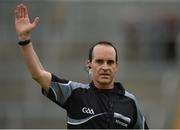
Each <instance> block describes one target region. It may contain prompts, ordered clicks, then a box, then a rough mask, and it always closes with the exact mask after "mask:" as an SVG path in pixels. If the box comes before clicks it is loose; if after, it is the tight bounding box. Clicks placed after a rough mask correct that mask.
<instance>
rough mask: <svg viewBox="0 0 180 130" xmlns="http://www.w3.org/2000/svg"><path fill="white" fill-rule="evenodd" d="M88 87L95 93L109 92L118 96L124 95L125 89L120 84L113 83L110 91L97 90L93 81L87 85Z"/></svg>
mask: <svg viewBox="0 0 180 130" xmlns="http://www.w3.org/2000/svg"><path fill="white" fill-rule="evenodd" d="M89 86H90V88H91V89H93V90H94V91H96V92H110V93H116V94H120V95H124V94H125V89H124V87H123V86H122V85H121V83H120V82H114V87H113V88H112V89H99V88H97V87H96V86H95V84H94V83H93V81H92V82H91V83H90V84H89Z"/></svg>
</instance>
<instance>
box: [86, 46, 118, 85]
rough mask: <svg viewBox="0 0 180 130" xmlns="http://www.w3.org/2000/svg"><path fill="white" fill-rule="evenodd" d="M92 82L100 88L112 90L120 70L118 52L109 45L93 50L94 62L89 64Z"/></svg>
mask: <svg viewBox="0 0 180 130" xmlns="http://www.w3.org/2000/svg"><path fill="white" fill-rule="evenodd" d="M89 65H90V67H91V71H92V80H93V82H94V84H95V85H96V87H98V88H104V89H108V88H112V87H113V82H114V78H115V74H116V72H117V70H118V64H117V63H116V52H115V50H114V48H113V47H111V46H108V45H97V46H95V47H94V49H93V53H92V62H91V63H90V64H89Z"/></svg>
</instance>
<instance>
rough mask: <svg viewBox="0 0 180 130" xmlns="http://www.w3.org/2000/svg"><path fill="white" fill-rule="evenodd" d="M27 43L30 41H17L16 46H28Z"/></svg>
mask: <svg viewBox="0 0 180 130" xmlns="http://www.w3.org/2000/svg"><path fill="white" fill-rule="evenodd" d="M29 43H31V39H28V40H23V41H19V42H18V44H19V45H20V46H26V45H28V44H29Z"/></svg>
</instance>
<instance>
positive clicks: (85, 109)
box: [82, 107, 94, 115]
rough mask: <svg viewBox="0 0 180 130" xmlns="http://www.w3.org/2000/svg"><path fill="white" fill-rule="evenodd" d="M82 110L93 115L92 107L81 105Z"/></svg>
mask: <svg viewBox="0 0 180 130" xmlns="http://www.w3.org/2000/svg"><path fill="white" fill-rule="evenodd" d="M82 112H83V113H86V114H92V115H94V110H93V109H92V108H87V107H83V108H82Z"/></svg>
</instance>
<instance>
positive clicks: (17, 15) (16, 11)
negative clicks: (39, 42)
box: [15, 6, 20, 19]
mask: <svg viewBox="0 0 180 130" xmlns="http://www.w3.org/2000/svg"><path fill="white" fill-rule="evenodd" d="M15 16H16V19H19V18H20V14H19V6H17V7H16V10H15Z"/></svg>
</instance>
